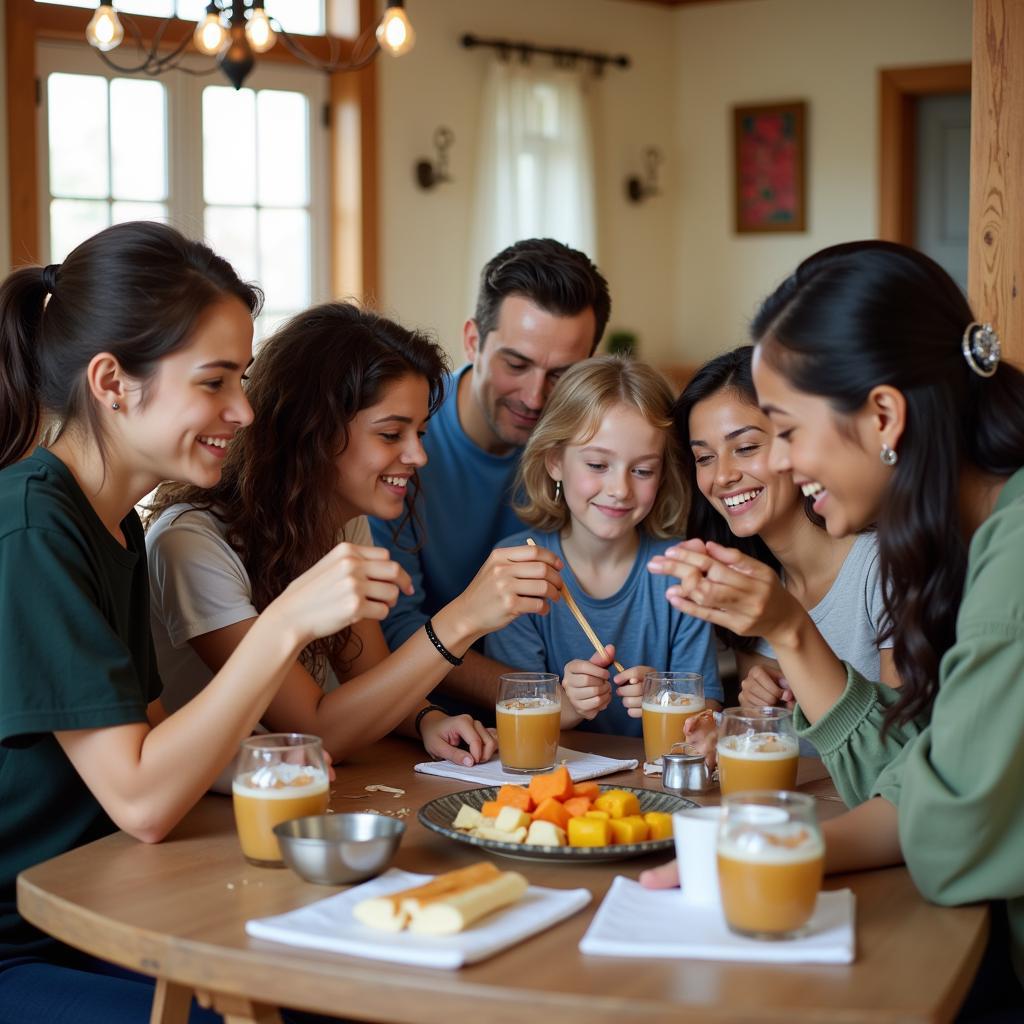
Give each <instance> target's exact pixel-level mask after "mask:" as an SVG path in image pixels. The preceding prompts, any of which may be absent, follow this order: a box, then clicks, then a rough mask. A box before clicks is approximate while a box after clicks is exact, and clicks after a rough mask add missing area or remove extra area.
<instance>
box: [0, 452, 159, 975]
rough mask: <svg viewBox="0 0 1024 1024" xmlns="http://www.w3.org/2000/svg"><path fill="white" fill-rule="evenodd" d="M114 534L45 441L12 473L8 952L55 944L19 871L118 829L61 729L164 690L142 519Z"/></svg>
mask: <svg viewBox="0 0 1024 1024" xmlns="http://www.w3.org/2000/svg"><path fill="white" fill-rule="evenodd" d="M121 528H122V530H123V532H124V536H125V539H126V541H127V543H128V547H127V549H125V548H123V547H121V545H120V544H119V543H118V542H117V541H116V540H115V539H114V538H113V537H112V536H111V535H110V533H109V532H108V531H107V530H106V528H105V527H104V526H103V524H102V522H101V521H100V519H99V517H98V516H97V515H96V512H95V511H94V509H93V508H92V506H91V505H90V504H89V502H88V500H87V499H86V497H85V495H84V494H83V493H82V491H81V489H80V488H79V486H78V484H77V482H76V481H75V479H74V477H73V476H72V474H71V473H70V472H69V471H68V469H67V467H66V466H65V465H64V464H63V463H62V462H61V461H60V460H59V459H58V458H56V456H54V455H52V454H51V453H50V452H48V451H46V450H44V449H42V448H37V449H36V451H35V452H34V453H33V454H32V455H31V456H30V457H29V458H27V459H23V460H22V461H21V462H18V463H16V464H14V465H12V466H8V467H7V468H6V469H4V470H3V471H0V959H3V958H5V957H10V956H16V955H21V954H23V953H26V952H29V951H31V950H32V949H33V948H34V947H35V946H37V945H39V944H41V943H42V941H43V937H42V934H41V933H40V932H38V931H36V930H35V929H34V928H32V927H30V926H29V925H28V924H27V923H26V922H24V921H23V920H22V919H21V918H20V917H19V916H18V914H17V911H16V909H15V889H14V882H15V878H16V876H17V874H18V872H19V871H21V870H22V869H24V868H27V867H29V866H31V865H32V864H37V863H39V862H40V861H42V860H46V859H47V858H48V857H54V856H56V855H57V854H59V853H63V852H65V851H66V850H70V849H72V848H74V847H76V846H81V845H82V844H83V843H87V842H89V841H90V840H93V839H96V838H98V837H100V836H103V835H106V834H108V833H110V832H112V831H114V824H113V823H112V822H111V820H110V818H109V817H108V816H107V815H106V813H105V812H104V811H103V809H102V807H100V805H99V803H98V801H97V800H96V798H95V797H94V796H93V795H92V793H91V792H90V791H89V790H88V788H87V787H86V786H85V784H84V783H83V782H82V780H81V778H80V777H79V775H78V773H77V772H76V771H75V769H74V767H73V766H72V765H71V762H70V761H69V760H68V759H67V757H66V756H65V755H64V752H63V750H62V749H61V747H60V745H59V744H58V743H57V741H56V739H55V738H54V736H53V733H54V732H55V731H57V730H64V729H95V728H102V727H104V726H114V725H125V724H128V723H133V722H143V721H145V720H146V706H147V705H148V704H149V703H150V701H153V700H155V699H156V698H157V697H158V696H159V694H160V679H159V676H158V674H157V668H156V656H155V654H154V652H153V642H152V638H151V636H150V632H149V581H148V574H147V570H146V553H145V541H144V538H143V533H142V524H141V523H140V522H139V518H138V516H137V515H136V514H135V513H134V512H132V513H131V514H130V515H129V516H128V517H127V518H126V519H125V520H123V522H122V523H121Z"/></svg>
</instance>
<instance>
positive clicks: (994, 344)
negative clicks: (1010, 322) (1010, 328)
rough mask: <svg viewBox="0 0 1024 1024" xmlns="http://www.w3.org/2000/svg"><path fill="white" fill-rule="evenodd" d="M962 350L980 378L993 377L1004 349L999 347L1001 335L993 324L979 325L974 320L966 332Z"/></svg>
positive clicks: (961, 345)
mask: <svg viewBox="0 0 1024 1024" xmlns="http://www.w3.org/2000/svg"><path fill="white" fill-rule="evenodd" d="M960 349H961V351H962V352H963V354H964V359H966V360H967V365H968V366H969V367H970V368H971V369H972V370H973V371H974V372H975V373H976V374H977V375H978V376H979V377H991V376H992V375H993V374H994V373H995V372H996V367H997V366H999V359H1000V356H1001V355H1002V349H1001V348H1000V346H999V335H998V334H996V332H995V331H994V330H993V329H992V325H991V324H979V323H978V321H977V320H972V321H971V322H970V323H969V324H968V325H967V330H965V331H964V336H963V340H962V341H961V342H960Z"/></svg>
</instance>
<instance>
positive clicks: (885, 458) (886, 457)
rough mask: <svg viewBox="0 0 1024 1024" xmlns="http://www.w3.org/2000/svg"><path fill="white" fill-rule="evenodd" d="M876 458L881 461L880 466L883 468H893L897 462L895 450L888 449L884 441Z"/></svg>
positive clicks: (897, 457) (897, 456)
mask: <svg viewBox="0 0 1024 1024" xmlns="http://www.w3.org/2000/svg"><path fill="white" fill-rule="evenodd" d="M878 457H879V458H880V459H881V460H882V465H884V466H895V465H896V463H897V461H898V460H899V455H897V454H896V449H895V448H890V447H889V446H888V445H887V444H886V443H885V442H884V441H883V442H882V450H881V451H880V452H879V453H878Z"/></svg>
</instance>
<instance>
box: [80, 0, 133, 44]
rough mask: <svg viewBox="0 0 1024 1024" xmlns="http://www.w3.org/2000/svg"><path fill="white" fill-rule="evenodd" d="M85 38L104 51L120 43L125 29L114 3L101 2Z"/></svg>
mask: <svg viewBox="0 0 1024 1024" xmlns="http://www.w3.org/2000/svg"><path fill="white" fill-rule="evenodd" d="M85 38H86V39H88V40H89V45H90V46H95V47H96V49H97V50H102V51H103V52H104V53H106V52H107V50H113V49H115V48H116V47H117V46H119V45H120V43H121V40H122V39H124V29H123V28H122V27H121V22H120V20H119V19H118V17H117V11H115V10H114V6H113V4H100V5H99V6H98V7H97V8H96V13H95V14H94V15H93V16H92V21H90V22H89V25H88V27H87V28H86V30H85Z"/></svg>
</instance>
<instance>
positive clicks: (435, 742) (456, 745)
mask: <svg viewBox="0 0 1024 1024" xmlns="http://www.w3.org/2000/svg"><path fill="white" fill-rule="evenodd" d="M420 736H421V737H422V739H423V746H424V748H425V749H426V751H427V753H428V754H430V755H431V757H436V758H438V760H446V761H451V762H452V763H453V764H461V765H465V766H466V767H467V768H470V767H472V766H473V765H475V764H480V763H481V762H483V761H489V760H490V759H491V758H492V757H493V756H494V752H495V751H496V750H497V749H498V741H497V740H496V739H495V737H494V734H493V733H492V732H491V730H490V729H488V728H486V726H484V725H483V724H481V723H480V722H478V721H477V720H476V719H475V718H472V717H470V716H469V715H442V714H440V713H438V714H431V715H424V716H423V718H421V719H420ZM463 743H464V744H465V749H463V748H462V747H461V746H460V744H463Z"/></svg>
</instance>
